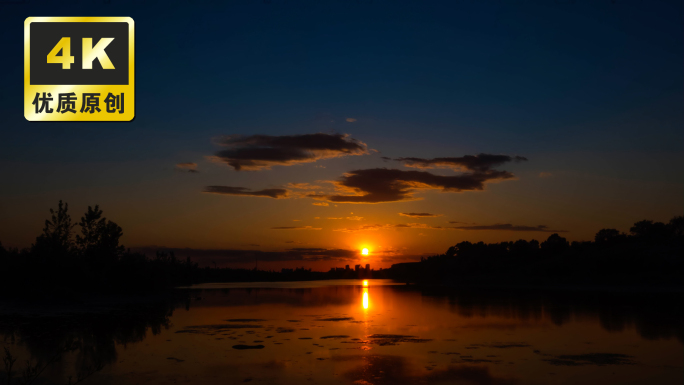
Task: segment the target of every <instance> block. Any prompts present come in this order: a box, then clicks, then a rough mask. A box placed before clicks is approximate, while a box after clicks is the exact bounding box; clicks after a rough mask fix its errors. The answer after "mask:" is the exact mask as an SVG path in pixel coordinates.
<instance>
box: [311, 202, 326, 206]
mask: <svg viewBox="0 0 684 385" xmlns="http://www.w3.org/2000/svg"><path fill="white" fill-rule="evenodd" d="M312 205H314V206H330V203H327V202H314V203H312Z"/></svg>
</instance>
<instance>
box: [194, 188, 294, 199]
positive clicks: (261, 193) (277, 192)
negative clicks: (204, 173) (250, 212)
mask: <svg viewBox="0 0 684 385" xmlns="http://www.w3.org/2000/svg"><path fill="white" fill-rule="evenodd" d="M204 192H205V193H211V194H221V195H243V196H253V197H268V198H275V199H280V198H287V197H288V195H289V192H288V191H287V190H285V189H282V188H269V189H264V190H256V191H255V190H250V189H248V188H246V187H232V186H207V187H205V188H204Z"/></svg>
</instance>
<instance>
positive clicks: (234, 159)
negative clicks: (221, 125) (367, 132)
mask: <svg viewBox="0 0 684 385" xmlns="http://www.w3.org/2000/svg"><path fill="white" fill-rule="evenodd" d="M214 142H215V143H216V144H218V145H220V146H223V147H226V148H227V149H225V150H222V151H219V152H217V153H216V154H215V156H214V157H213V158H212V159H213V160H214V161H217V162H221V163H225V164H227V165H229V166H230V167H232V168H233V169H235V170H236V171H240V170H251V171H256V170H268V169H270V168H271V167H272V166H290V165H294V164H300V163H310V162H315V161H317V160H320V159H329V158H337V157H341V156H348V155H364V154H368V149H367V146H366V144H365V143H363V142H360V141H358V140H356V139H353V138H351V137H349V136H348V135H344V134H324V133H317V134H306V135H285V136H270V135H250V136H242V135H229V136H224V137H220V138H217V139H215V140H214Z"/></svg>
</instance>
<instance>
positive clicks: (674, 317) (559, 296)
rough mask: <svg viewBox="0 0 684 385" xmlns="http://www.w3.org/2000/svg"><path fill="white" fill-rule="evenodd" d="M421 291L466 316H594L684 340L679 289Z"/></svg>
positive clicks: (618, 326)
mask: <svg viewBox="0 0 684 385" xmlns="http://www.w3.org/2000/svg"><path fill="white" fill-rule="evenodd" d="M397 289H398V290H412V289H408V288H397ZM421 295H423V296H424V297H431V298H433V299H434V300H436V301H440V300H443V301H446V302H447V303H448V305H449V306H450V308H451V310H452V311H454V312H456V313H458V314H459V315H461V316H464V317H472V316H497V317H504V318H513V319H518V320H523V321H526V320H541V319H542V318H548V319H550V320H551V321H552V322H553V323H554V324H556V325H559V326H560V325H563V324H564V323H567V322H569V321H571V320H573V319H582V318H587V319H598V321H599V322H600V324H601V326H602V327H603V328H604V329H605V330H607V331H611V332H620V331H623V330H625V329H627V328H631V327H634V328H635V329H636V331H637V332H638V333H639V335H640V336H641V337H643V338H646V339H651V340H655V339H661V338H662V339H670V338H673V337H675V338H677V339H678V340H679V341H680V342H681V343H683V344H684V301H682V300H683V299H684V295H682V294H681V293H601V292H594V293H592V292H569V291H557V292H548V291H547V292H538V291H522V290H519V291H507V292H505V291H495V290H483V289H471V290H468V291H463V290H451V291H449V290H445V289H422V290H421Z"/></svg>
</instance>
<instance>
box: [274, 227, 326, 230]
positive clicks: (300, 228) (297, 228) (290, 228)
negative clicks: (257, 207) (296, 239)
mask: <svg viewBox="0 0 684 385" xmlns="http://www.w3.org/2000/svg"><path fill="white" fill-rule="evenodd" d="M271 230H322V229H321V228H320V227H313V226H280V227H271Z"/></svg>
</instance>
